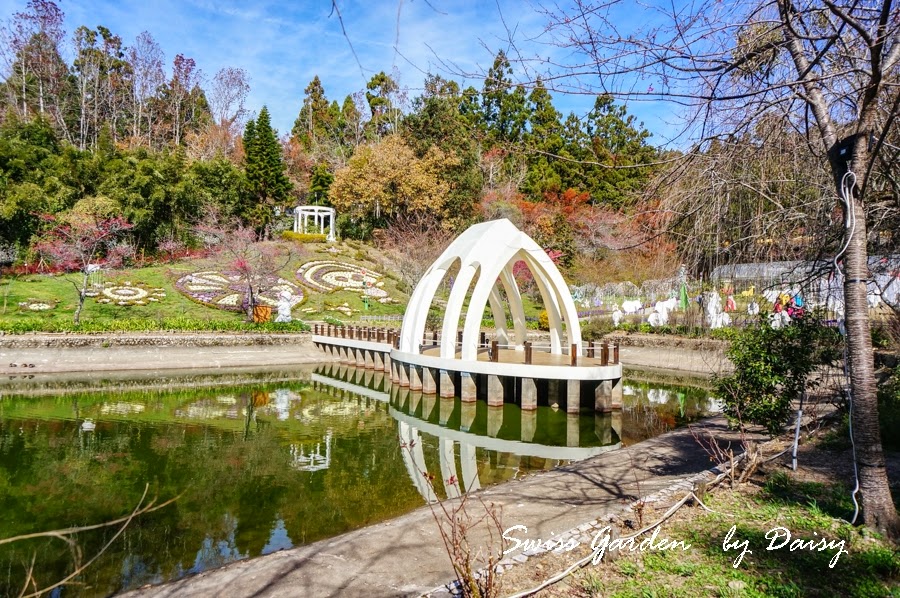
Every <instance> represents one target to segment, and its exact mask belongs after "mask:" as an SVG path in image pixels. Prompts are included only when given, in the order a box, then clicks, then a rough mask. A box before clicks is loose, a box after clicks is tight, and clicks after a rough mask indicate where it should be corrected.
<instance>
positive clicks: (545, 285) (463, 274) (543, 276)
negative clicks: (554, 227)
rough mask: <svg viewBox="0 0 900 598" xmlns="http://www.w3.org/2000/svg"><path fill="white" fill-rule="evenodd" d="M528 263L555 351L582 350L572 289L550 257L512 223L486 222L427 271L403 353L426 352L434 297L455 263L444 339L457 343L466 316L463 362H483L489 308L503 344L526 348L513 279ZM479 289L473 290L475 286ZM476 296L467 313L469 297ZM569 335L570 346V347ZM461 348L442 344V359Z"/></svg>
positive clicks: (413, 303) (408, 320)
mask: <svg viewBox="0 0 900 598" xmlns="http://www.w3.org/2000/svg"><path fill="white" fill-rule="evenodd" d="M518 261H523V262H525V265H526V266H527V267H528V269H529V270H530V271H531V273H532V275H533V276H534V279H535V282H536V283H537V286H538V289H539V290H540V293H541V296H542V297H543V300H544V305H545V306H546V308H547V315H548V316H549V320H550V352H551V353H554V354H557V355H559V354H562V353H563V348H566V349H568V347H569V345H570V344H575V345H581V326H580V325H579V323H578V312H577V310H576V309H575V302H574V301H573V300H572V295H571V293H570V292H569V287H568V286H567V285H566V282H565V280H563V277H562V275H561V274H560V273H559V270H557V268H556V265H555V264H554V263H553V262H552V261H551V260H550V258H549V257H548V256H547V253H546V252H545V251H544V250H543V249H542V248H541V247H540V245H538V244H537V243H535V242H534V240H532V238H531V237H529V236H528V235H526V234H525V233H523V232H522V231H520V230H519V229H517V228H516V227H515V226H514V225H513V223H512V222H510V221H509V220H506V219H505V218H504V219H501V220H493V221H491V222H483V223H481V224H476V225H474V226H472V227H471V228H469V229H468V230H467V231H466V232H464V233H463V234H462V235H460V236H459V237H458V238H457V239H456V240H455V241H454V242H453V243H452V244H451V245H450V246H449V247H448V248H447V249H446V250H445V251H444V253H443V254H442V255H441V256H440V257H439V258H438V259H437V260H436V261H435V262H434V263H433V264H432V265H431V267H430V268H429V269H428V270H427V271H426V272H425V275H424V276H423V277H422V280H421V281H419V284H418V285H417V286H416V289H415V291H413V294H412V297H411V298H410V300H409V307H408V308H407V310H406V315H404V316H403V328H402V331H401V336H400V350H401V351H403V352H407V353H413V354H419V353H421V347H420V343H421V339H422V334H423V333H424V332H425V322H426V319H427V317H428V310H429V307H430V306H431V303H432V302H433V301H434V295H435V293H436V291H437V289H438V287H439V286H440V284H441V282H442V281H443V280H444V278H445V276H446V275H447V271H448V270H450V268H451V266H452V265H453V264H458V265H459V274H458V276H457V278H456V280H455V281H454V283H453V289H452V290H451V292H450V298H449V300H448V301H447V308H446V310H445V315H444V324H443V328H442V336H441V337H442V338H444V339H454V338H456V333H457V327H458V326H459V321H460V318H462V317H464V318H465V319H464V322H465V324H464V327H463V334H462V347H461V356H460V357H461V359H463V360H466V361H475V360H477V355H478V339H479V333H480V331H481V319H482V317H483V313H484V309H485V307H486V306H488V305H489V306H490V309H491V313H492V314H493V316H494V324H495V326H496V338H497V340H498V341H499V342H500V344H501V345H513V346H514V347H515V348H516V349H517V350H521V349H522V344H523V343H524V341H525V340H526V339H525V333H526V327H525V310H524V309H523V306H522V297H521V295H520V294H519V288H518V285H517V284H516V280H515V277H514V276H513V266H514V265H515V263H516V262H518ZM473 281H474V289H470V287H471V286H472V285H473ZM500 288H502V289H503V290H504V291H505V295H506V298H507V301H508V309H509V315H510V316H511V319H512V321H513V328H514V332H515V341H513V339H512V338H511V336H510V331H509V330H507V328H506V320H507V312H506V309H505V308H506V307H507V306H504V302H503V301H502V300H501V295H500V293H499V289H500ZM470 291H471V295H470V299H469V301H468V309H466V310H465V312H464V309H463V308H464V305H465V304H466V297H467V295H469V293H470ZM567 335H568V341H569V342H568V343H564V340H565V338H566V336H567ZM455 353H456V346H455V345H454V344H453V343H452V342H446V343H443V344H442V345H441V357H442V358H445V359H453V358H454V357H455Z"/></svg>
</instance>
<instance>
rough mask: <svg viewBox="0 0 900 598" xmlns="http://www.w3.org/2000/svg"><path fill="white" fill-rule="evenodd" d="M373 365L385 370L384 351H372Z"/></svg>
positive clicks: (375, 367) (377, 368)
mask: <svg viewBox="0 0 900 598" xmlns="http://www.w3.org/2000/svg"><path fill="white" fill-rule="evenodd" d="M372 367H373V368H374V369H376V370H384V353H382V352H381V351H372Z"/></svg>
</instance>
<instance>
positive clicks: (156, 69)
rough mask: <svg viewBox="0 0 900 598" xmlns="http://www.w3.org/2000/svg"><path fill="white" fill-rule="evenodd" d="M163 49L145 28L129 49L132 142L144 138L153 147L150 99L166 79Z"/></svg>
mask: <svg viewBox="0 0 900 598" xmlns="http://www.w3.org/2000/svg"><path fill="white" fill-rule="evenodd" d="M164 60H165V58H164V55H163V51H162V48H160V47H159V44H158V43H156V40H154V39H153V36H152V35H150V34H149V33H148V32H146V31H144V32H143V33H141V34H140V35H138V36H137V39H136V40H135V42H134V45H133V46H131V47H130V48H129V49H128V61H129V62H130V63H131V69H132V78H131V98H132V99H131V102H132V115H131V119H132V120H131V136H132V138H133V139H134V141H133V143H135V144H136V145H140V144H141V142H142V141H143V140H144V138H146V145H147V146H152V145H153V140H152V134H153V131H154V129H155V128H156V124H155V119H156V118H158V115H157V114H155V113H154V111H153V110H152V105H153V104H152V102H151V100H152V98H153V97H154V96H155V95H156V92H157V90H158V89H159V88H160V87H161V86H162V85H163V83H164V82H165V74H164V73H163V62H164Z"/></svg>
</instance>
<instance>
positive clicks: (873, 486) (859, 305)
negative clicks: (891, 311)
mask: <svg viewBox="0 0 900 598" xmlns="http://www.w3.org/2000/svg"><path fill="white" fill-rule="evenodd" d="M866 144H868V139H866V138H865V137H861V138H860V139H859V140H858V141H857V142H856V146H857V147H856V148H855V150H856V151H855V152H854V160H853V165H852V168H853V171H854V172H856V173H858V175H857V176H858V177H859V179H858V180H857V181H856V182H857V185H856V186H854V187H853V191H852V192H851V193H850V194H849V195H850V197H848V198H847V200H848V202H849V206H847V208H845V209H849V210H851V211H852V214H853V215H854V216H855V226H854V227H853V228H852V233H851V232H849V231H848V232H847V233H845V234H852V235H853V236H852V238H851V240H850V243H849V246H848V247H847V251H846V253H845V254H844V310H845V311H844V313H845V325H846V329H847V359H848V362H849V363H848V366H849V370H850V389H851V393H852V401H853V402H852V413H851V423H852V425H853V439H854V442H855V444H856V458H857V463H858V467H859V487H860V492H861V494H862V512H863V521H864V522H865V524H866V525H867V526H869V527H872V528H874V529H876V530H878V531H880V532H882V533H885V534H887V535H888V536H889V537H891V538H895V539H896V538H898V537H900V518H898V516H897V510H896V509H895V508H894V503H893V501H892V500H891V492H890V487H889V485H888V479H887V471H886V469H885V461H884V452H883V450H882V448H881V432H880V430H879V427H878V397H877V394H876V390H877V389H876V383H875V363H874V354H873V351H872V336H871V329H870V325H869V309H868V305H867V304H866V281H867V280H868V279H869V265H868V251H867V248H866V237H867V231H866V213H865V207H864V206H863V203H862V200H861V198H860V197H859V190H860V189H861V188H863V187H864V184H865V181H864V180H862V177H863V176H864V174H863V173H865V172H866V168H865V165H866V158H867V153H868V152H867V150H866ZM839 192H840V189H839Z"/></svg>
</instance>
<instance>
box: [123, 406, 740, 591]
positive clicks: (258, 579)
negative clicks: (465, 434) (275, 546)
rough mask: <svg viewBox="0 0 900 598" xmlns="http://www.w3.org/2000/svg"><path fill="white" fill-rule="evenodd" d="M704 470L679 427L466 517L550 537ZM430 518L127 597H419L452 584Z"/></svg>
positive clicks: (511, 487)
mask: <svg viewBox="0 0 900 598" xmlns="http://www.w3.org/2000/svg"><path fill="white" fill-rule="evenodd" d="M694 430H695V431H696V432H698V433H701V434H704V435H705V434H706V433H712V434H714V435H716V436H717V437H718V438H721V439H722V440H723V441H726V442H727V441H731V442H732V443H735V444H736V443H737V437H736V435H734V434H732V433H729V432H727V431H726V430H725V428H724V420H722V419H721V418H716V419H712V420H707V421H705V422H702V423H701V424H699V425H697V426H695V427H694ZM709 466H710V462H709V457H708V455H707V454H706V453H705V452H704V451H703V449H702V448H701V447H700V446H699V445H698V443H697V442H696V440H695V439H694V437H693V435H692V433H691V431H690V430H687V429H681V430H676V431H673V432H671V433H668V434H665V435H663V436H660V437H657V438H655V439H652V440H648V441H645V442H641V443H639V444H637V445H634V446H631V447H628V448H624V449H622V450H619V451H614V452H610V453H604V454H602V455H599V456H597V457H595V458H593V459H589V460H587V461H582V462H578V463H575V464H573V465H570V466H568V467H564V468H559V469H556V470H553V471H550V472H546V473H542V474H538V475H534V476H531V477H529V478H526V479H524V480H521V481H511V482H507V483H505V484H500V485H498V486H494V487H491V488H488V489H486V490H483V491H480V492H477V493H475V494H474V495H473V496H475V497H476V500H471V501H470V502H469V503H468V505H467V512H468V513H469V514H470V515H472V516H474V517H478V516H479V515H481V514H483V513H484V509H483V507H482V504H489V505H492V508H493V509H494V510H495V512H498V513H500V516H501V529H504V530H505V529H508V528H509V527H511V526H513V525H524V526H526V527H527V528H528V531H527V533H525V532H523V531H518V532H514V535H515V537H517V538H521V539H525V538H528V539H538V538H541V539H544V540H546V539H550V538H552V537H553V535H554V534H555V535H559V534H561V533H563V532H565V531H567V530H570V529H572V528H575V527H578V526H579V525H581V524H583V523H586V522H589V521H592V520H594V519H598V518H601V517H603V516H604V515H605V514H607V513H611V512H614V511H617V510H620V509H621V508H622V507H623V506H624V505H626V504H628V503H630V502H632V501H633V500H635V499H637V498H638V497H643V496H648V495H650V494H653V493H656V492H659V491H660V490H663V489H665V488H666V487H668V486H670V485H672V484H673V483H675V482H676V481H678V480H680V479H683V478H684V477H686V476H688V475H690V474H695V473H698V472H702V471H704V470H705V469H707V468H709ZM478 499H480V500H478ZM482 501H483V503H482ZM436 519H439V520H445V521H446V518H444V517H443V516H442V515H440V514H439V515H438V516H437V518H436V517H435V515H433V514H432V511H431V510H430V509H429V508H428V507H423V508H420V509H418V510H416V511H414V512H412V513H409V514H407V515H404V516H402V517H399V518H396V519H393V520H390V521H387V522H385V523H381V524H378V525H374V526H370V527H366V528H363V529H360V530H356V531H353V532H349V533H346V534H343V535H341V536H338V537H336V538H332V539H329V540H323V541H321V542H316V543H314V544H310V545H308V546H301V547H298V548H294V549H290V550H286V551H282V552H278V553H275V554H270V555H266V556H262V557H258V558H255V559H251V560H247V561H240V562H236V563H232V564H230V565H227V566H225V567H223V568H221V569H216V570H213V571H208V572H205V573H201V574H199V575H195V576H192V577H188V578H185V579H182V580H180V581H176V582H173V583H168V584H164V585H160V586H149V587H145V588H141V589H139V590H135V591H132V592H129V593H127V594H124V596H128V597H130V598H151V597H153V598H169V597H175V596H178V597H183V596H190V597H201V596H202V597H206V596H230V597H245V596H246V597H250V596H254V597H262V596H266V597H276V596H284V597H293V596H303V597H304V598H319V597H326V596H329V597H331V596H335V597H337V596H341V597H355V596H360V597H362V596H366V597H369V598H372V597H382V596H383V597H397V596H418V595H420V594H422V593H424V592H427V591H429V590H431V589H433V588H435V587H437V586H438V585H440V584H444V583H447V582H448V581H450V580H452V579H453V577H454V573H453V569H452V567H451V565H450V561H449V559H448V557H447V555H446V553H445V551H444V546H443V543H442V541H441V538H440V535H439V532H438V528H437V523H436ZM495 538H496V534H495ZM470 540H471V541H473V545H474V546H476V547H477V546H489V545H491V544H490V543H489V541H488V540H487V534H486V530H485V527H484V526H483V525H480V526H478V527H477V528H476V531H475V533H473V534H470ZM493 546H498V544H497V543H496V542H495V543H494V544H493Z"/></svg>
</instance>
